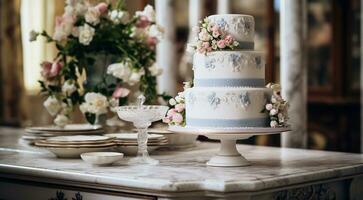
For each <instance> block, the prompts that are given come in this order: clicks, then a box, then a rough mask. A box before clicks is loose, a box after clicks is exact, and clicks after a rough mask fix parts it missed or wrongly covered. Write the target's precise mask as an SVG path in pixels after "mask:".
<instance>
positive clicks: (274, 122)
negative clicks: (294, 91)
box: [262, 83, 289, 128]
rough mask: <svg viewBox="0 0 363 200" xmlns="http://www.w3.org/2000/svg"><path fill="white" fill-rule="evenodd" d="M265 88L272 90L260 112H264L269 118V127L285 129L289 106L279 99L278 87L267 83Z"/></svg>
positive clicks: (279, 88) (279, 89)
mask: <svg viewBox="0 0 363 200" xmlns="http://www.w3.org/2000/svg"><path fill="white" fill-rule="evenodd" d="M266 87H267V88H271V89H272V96H271V98H270V99H268V100H267V103H266V105H265V107H264V108H263V110H262V112H266V113H268V115H269V116H270V126H271V127H272V128H276V127H287V126H288V124H287V121H288V119H289V117H288V112H287V111H288V108H289V104H288V102H287V101H285V100H284V99H283V98H282V97H281V94H280V91H281V87H280V85H279V84H272V83H269V84H267V85H266Z"/></svg>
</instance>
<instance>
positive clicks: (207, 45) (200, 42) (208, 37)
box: [187, 18, 239, 53]
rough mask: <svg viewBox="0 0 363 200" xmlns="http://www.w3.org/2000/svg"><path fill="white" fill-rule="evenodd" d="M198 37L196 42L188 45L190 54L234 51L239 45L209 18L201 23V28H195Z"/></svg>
mask: <svg viewBox="0 0 363 200" xmlns="http://www.w3.org/2000/svg"><path fill="white" fill-rule="evenodd" d="M193 32H194V33H196V34H197V35H198V37H197V38H195V42H192V43H190V44H188V46H187V50H188V51H189V52H194V51H197V52H198V53H208V52H211V51H214V50H223V49H234V48H235V47H237V46H238V45H239V43H238V42H237V41H236V40H235V39H234V38H233V37H232V36H231V35H229V34H226V33H225V32H224V31H223V29H222V28H221V27H219V26H218V24H215V23H212V22H209V20H208V18H204V20H203V21H200V27H198V26H195V27H193Z"/></svg>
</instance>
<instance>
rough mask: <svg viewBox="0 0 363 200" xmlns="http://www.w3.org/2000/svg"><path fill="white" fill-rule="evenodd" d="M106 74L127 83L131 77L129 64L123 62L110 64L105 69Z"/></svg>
mask: <svg viewBox="0 0 363 200" xmlns="http://www.w3.org/2000/svg"><path fill="white" fill-rule="evenodd" d="M107 74H111V75H112V76H114V77H116V78H119V79H122V80H123V81H125V82H127V81H128V80H129V77H130V75H131V63H130V62H128V61H123V62H120V63H114V64H111V65H109V66H108V67H107Z"/></svg>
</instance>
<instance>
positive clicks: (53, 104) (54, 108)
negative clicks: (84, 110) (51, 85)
mask: <svg viewBox="0 0 363 200" xmlns="http://www.w3.org/2000/svg"><path fill="white" fill-rule="evenodd" d="M43 105H44V107H45V109H47V111H48V113H49V114H50V115H52V116H55V115H56V114H57V113H58V112H59V111H60V109H61V108H62V104H61V102H59V101H58V99H57V98H55V97H54V96H49V97H48V98H47V100H45V101H44V103H43Z"/></svg>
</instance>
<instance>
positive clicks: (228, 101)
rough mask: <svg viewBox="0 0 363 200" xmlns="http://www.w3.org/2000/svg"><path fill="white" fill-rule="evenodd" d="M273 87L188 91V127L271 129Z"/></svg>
mask: <svg viewBox="0 0 363 200" xmlns="http://www.w3.org/2000/svg"><path fill="white" fill-rule="evenodd" d="M271 95H272V90H271V89H269V88H248V87H193V88H189V89H187V90H186V92H185V106H186V110H187V112H186V124H187V126H196V127H267V126H269V116H268V114H267V113H265V112H263V109H264V107H265V105H266V102H267V101H268V99H270V97H271Z"/></svg>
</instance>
